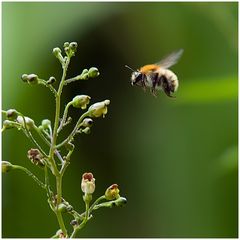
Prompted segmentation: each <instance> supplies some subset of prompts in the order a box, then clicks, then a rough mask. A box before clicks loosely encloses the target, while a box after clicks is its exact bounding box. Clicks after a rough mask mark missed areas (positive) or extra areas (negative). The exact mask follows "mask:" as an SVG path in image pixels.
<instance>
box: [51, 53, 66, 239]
mask: <svg viewBox="0 0 240 240" xmlns="http://www.w3.org/2000/svg"><path fill="white" fill-rule="evenodd" d="M69 62H70V58H69V57H68V58H67V61H66V63H65V64H64V63H63V64H62V67H63V74H62V79H61V82H60V84H59V87H58V91H57V94H56V95H55V96H56V112H55V121H54V128H53V133H52V141H51V147H50V151H49V160H50V161H51V164H52V166H53V169H54V175H55V177H56V188H57V208H56V211H55V213H56V216H57V219H58V223H59V226H60V228H61V230H62V232H63V234H64V236H67V230H66V227H65V225H64V221H63V217H62V213H61V211H60V210H59V209H58V206H59V204H60V203H61V200H62V175H61V174H60V173H59V171H58V169H57V166H56V163H55V161H54V153H55V151H56V141H57V136H58V133H57V129H58V124H59V117H60V107H61V94H62V89H63V86H64V80H65V78H66V73H67V68H68V65H69Z"/></svg>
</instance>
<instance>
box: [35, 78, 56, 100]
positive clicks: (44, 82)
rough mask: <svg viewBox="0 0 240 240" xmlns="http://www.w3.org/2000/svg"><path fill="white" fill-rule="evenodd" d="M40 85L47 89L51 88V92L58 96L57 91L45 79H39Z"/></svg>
mask: <svg viewBox="0 0 240 240" xmlns="http://www.w3.org/2000/svg"><path fill="white" fill-rule="evenodd" d="M39 83H40V84H42V85H44V86H45V87H47V88H49V89H50V91H51V92H52V93H53V94H54V95H55V96H56V94H57V91H56V90H55V88H54V87H53V86H52V85H51V84H47V82H46V81H45V80H44V79H39Z"/></svg>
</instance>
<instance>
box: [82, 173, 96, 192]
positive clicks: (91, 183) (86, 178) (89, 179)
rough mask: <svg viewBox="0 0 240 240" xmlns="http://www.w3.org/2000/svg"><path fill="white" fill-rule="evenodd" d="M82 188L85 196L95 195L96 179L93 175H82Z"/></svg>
mask: <svg viewBox="0 0 240 240" xmlns="http://www.w3.org/2000/svg"><path fill="white" fill-rule="evenodd" d="M81 188H82V191H83V192H84V193H85V195H87V194H93V192H94V191H95V178H94V177H93V174H92V173H84V174H83V175H82V183H81Z"/></svg>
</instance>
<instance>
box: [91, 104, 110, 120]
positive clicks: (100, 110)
mask: <svg viewBox="0 0 240 240" xmlns="http://www.w3.org/2000/svg"><path fill="white" fill-rule="evenodd" d="M109 104H110V100H104V101H102V102H98V103H94V104H93V105H91V106H90V107H89V109H88V111H89V117H101V116H103V117H105V115H106V114H107V112H108V109H107V106H108V105H109Z"/></svg>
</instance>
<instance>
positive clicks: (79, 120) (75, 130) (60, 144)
mask: <svg viewBox="0 0 240 240" xmlns="http://www.w3.org/2000/svg"><path fill="white" fill-rule="evenodd" d="M88 115H89V112H85V113H84V114H83V115H82V116H81V117H80V118H79V119H78V121H77V123H76V125H75V127H74V129H73V130H72V132H71V133H70V134H69V136H68V137H67V138H66V139H65V140H64V141H63V142H61V143H59V144H58V145H57V146H56V148H60V147H62V146H63V145H64V144H66V143H68V142H69V141H70V140H71V139H72V138H73V137H74V135H75V134H76V133H77V130H78V128H79V124H80V123H81V122H82V121H83V119H84V118H85V117H87V116H88Z"/></svg>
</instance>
